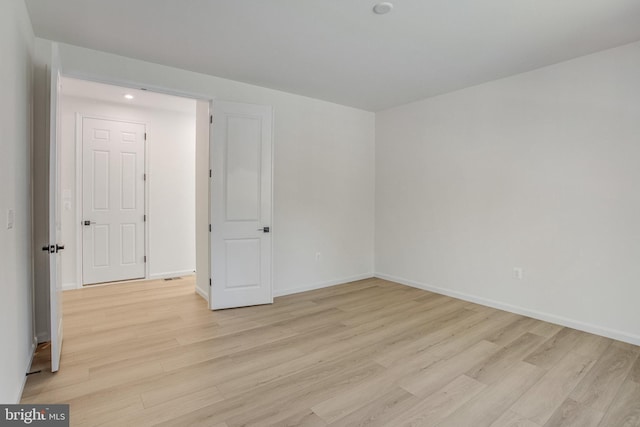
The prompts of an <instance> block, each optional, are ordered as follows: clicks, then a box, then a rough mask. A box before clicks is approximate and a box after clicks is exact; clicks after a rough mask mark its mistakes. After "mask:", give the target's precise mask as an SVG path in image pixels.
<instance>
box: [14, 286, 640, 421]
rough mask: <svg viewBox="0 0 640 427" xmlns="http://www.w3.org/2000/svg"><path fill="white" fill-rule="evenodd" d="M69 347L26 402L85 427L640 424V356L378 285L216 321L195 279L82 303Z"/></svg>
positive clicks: (74, 300)
mask: <svg viewBox="0 0 640 427" xmlns="http://www.w3.org/2000/svg"><path fill="white" fill-rule="evenodd" d="M64 337H65V338H64V345H63V349H62V361H61V370H60V372H58V373H56V374H51V373H48V372H43V373H40V374H35V375H32V376H30V377H29V378H28V381H27V385H26V388H25V391H24V394H23V400H22V401H23V403H47V404H52V403H69V404H70V405H71V425H74V426H99V425H100V426H101V425H113V426H147V425H161V426H191V425H200V426H212V427H236V426H314V427H315V426H318V427H324V426H365V425H366V426H391V427H401V426H454V427H465V426H473V427H482V426H493V427H507V426H522V427H543V426H580V427H587V426H605V427H609V426H640V357H639V355H640V347H636V346H633V345H629V344H625V343H622V342H618V341H614V340H611V339H607V338H603V337H599V336H595V335H591V334H588V333H584V332H580V331H576V330H573V329H569V328H563V327H560V326H557V325H552V324H549V323H545V322H541V321H538V320H534V319H530V318H526V317H523V316H519V315H516V314H512V313H507V312H503V311H499V310H494V309H491V308H487V307H483V306H480V305H475V304H472V303H468V302H465V301H460V300H456V299H453V298H449V297H445V296H442V295H437V294H433V293H430V292H426V291H422V290H418V289H413V288H409V287H405V286H402V285H398V284H395V283H391V282H387V281H384V280H380V279H368V280H362V281H358V282H353V283H349V284H345V285H340V286H334V287H331V288H325V289H321V290H316V291H311V292H305V293H301V294H296V295H290V296H286V297H281V298H276V301H275V303H274V304H273V305H269V306H259V307H247V308H241V309H233V310H224V311H218V312H211V311H209V310H208V309H207V307H206V303H205V302H204V300H202V299H201V298H200V297H199V296H197V295H196V294H195V293H194V279H193V278H191V277H188V278H184V279H181V280H176V281H148V282H137V283H124V284H117V285H110V286H102V287H92V288H88V289H82V290H77V291H69V292H65V293H64ZM46 350H47V349H46V348H45V349H42V350H41V351H40V352H39V354H38V357H37V358H36V362H35V366H34V368H35V369H37V368H38V366H37V364H38V363H44V362H46V356H47V352H46Z"/></svg>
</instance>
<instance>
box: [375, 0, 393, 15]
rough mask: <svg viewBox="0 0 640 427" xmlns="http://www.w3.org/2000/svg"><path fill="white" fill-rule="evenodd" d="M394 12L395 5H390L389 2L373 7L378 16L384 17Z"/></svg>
mask: <svg viewBox="0 0 640 427" xmlns="http://www.w3.org/2000/svg"><path fill="white" fill-rule="evenodd" d="M392 10H393V3H389V2H387V1H385V2H382V3H378V4H376V5H375V6H373V11H374V12H375V13H377V14H378V15H384V14H385V13H389V12H391V11H392Z"/></svg>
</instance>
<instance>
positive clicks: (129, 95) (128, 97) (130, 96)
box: [124, 93, 133, 99]
mask: <svg viewBox="0 0 640 427" xmlns="http://www.w3.org/2000/svg"><path fill="white" fill-rule="evenodd" d="M124 97H125V98H126V99H133V95H131V94H130V93H127V94H125V95H124Z"/></svg>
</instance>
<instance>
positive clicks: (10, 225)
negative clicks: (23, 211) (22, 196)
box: [7, 209, 15, 230]
mask: <svg viewBox="0 0 640 427" xmlns="http://www.w3.org/2000/svg"><path fill="white" fill-rule="evenodd" d="M14 222H15V213H14V212H13V209H7V230H11V229H12V228H13V224H14Z"/></svg>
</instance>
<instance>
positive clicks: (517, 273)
mask: <svg viewBox="0 0 640 427" xmlns="http://www.w3.org/2000/svg"><path fill="white" fill-rule="evenodd" d="M523 273H524V272H523V270H522V268H520V267H513V277H515V278H516V279H518V280H522V275H523Z"/></svg>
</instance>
